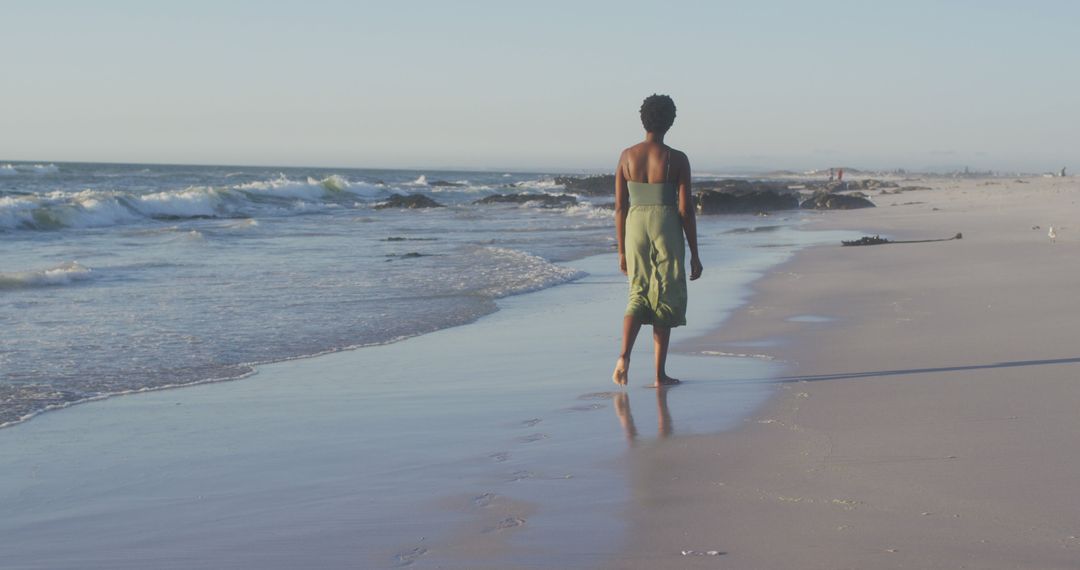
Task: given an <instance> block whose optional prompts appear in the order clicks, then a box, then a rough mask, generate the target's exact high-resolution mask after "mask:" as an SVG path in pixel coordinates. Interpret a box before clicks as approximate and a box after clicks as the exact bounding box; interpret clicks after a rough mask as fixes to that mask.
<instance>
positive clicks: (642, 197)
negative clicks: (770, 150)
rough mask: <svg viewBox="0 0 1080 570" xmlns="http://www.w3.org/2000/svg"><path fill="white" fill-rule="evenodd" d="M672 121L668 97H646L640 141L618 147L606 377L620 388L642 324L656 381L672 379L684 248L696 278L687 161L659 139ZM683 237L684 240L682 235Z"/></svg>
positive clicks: (682, 304)
mask: <svg viewBox="0 0 1080 570" xmlns="http://www.w3.org/2000/svg"><path fill="white" fill-rule="evenodd" d="M673 122H675V102H674V101H672V100H671V97H668V96H667V95H655V94H654V95H651V96H649V97H646V98H645V101H644V102H643V103H642V104H641V124H642V125H643V126H644V127H645V140H644V141H642V142H639V143H638V144H636V145H634V146H632V147H630V148H628V149H626V150H624V151H623V152H622V155H621V156H619V164H618V166H617V167H616V168H615V237H616V238H617V240H618V245H619V269H620V270H622V272H623V274H624V275H626V276H627V277H629V280H630V301H629V303H628V304H627V307H626V313H625V315H624V316H623V338H622V351H621V353H620V354H619V360H618V361H617V362H616V363H615V372H614V373H613V374H612V380H613V381H614V382H615V383H616V384H619V385H621V386H625V385H626V383H627V380H628V373H629V371H630V353H631V351H633V349H634V340H636V339H637V335H638V331H639V330H641V325H643V324H647V325H652V327H653V343H654V348H655V357H656V383H655V384H654V385H655V386H663V385H669V384H677V383H678V382H679V381H678V380H676V379H675V378H672V377H670V376H668V375H667V371H666V370H665V369H664V366H665V364H666V362H667V351H668V343H669V341H670V340H671V329H672V328H673V327H677V326H680V325H685V324H686V262H685V260H686V246H687V245H689V246H690V279H691V280H693V279H697V278H698V277H701V272H702V266H701V259H700V258H699V257H698V247H697V221H696V219H695V218H694V201H693V198H692V196H691V195H690V161H689V160H688V159H687V158H686V154H685V153H682V152H680V151H678V150H675V149H673V148H671V147H669V146H667V145H666V144H664V135H665V134H666V133H667V131H668V129H669V128H671V124H672V123H673ZM684 235H685V237H686V239H685V241H684V240H683V236H684Z"/></svg>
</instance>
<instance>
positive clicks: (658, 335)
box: [652, 325, 679, 386]
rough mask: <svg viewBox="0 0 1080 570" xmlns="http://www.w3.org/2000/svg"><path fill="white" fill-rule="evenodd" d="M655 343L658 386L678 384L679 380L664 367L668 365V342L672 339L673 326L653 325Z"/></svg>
mask: <svg viewBox="0 0 1080 570" xmlns="http://www.w3.org/2000/svg"><path fill="white" fill-rule="evenodd" d="M652 336H653V344H654V351H655V354H656V384H655V385H656V386H663V385H666V384H678V383H679V381H678V380H676V379H674V378H672V377H670V376H668V375H667V371H666V370H665V369H664V367H665V366H666V365H667V350H668V343H669V342H670V341H671V328H670V327H660V326H656V325H653V334H652Z"/></svg>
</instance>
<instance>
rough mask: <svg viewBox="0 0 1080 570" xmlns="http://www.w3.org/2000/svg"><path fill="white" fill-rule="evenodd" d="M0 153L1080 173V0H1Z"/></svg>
mask: <svg viewBox="0 0 1080 570" xmlns="http://www.w3.org/2000/svg"><path fill="white" fill-rule="evenodd" d="M0 19H2V20H3V33H2V34H0V53H2V54H4V58H3V65H2V67H0V101H2V102H3V109H4V112H3V113H2V114H0V159H5V160H52V161H60V160H88V161H115V162H173V163H221V164H268V165H312V166H317V165H325V166H359V167H440V166H451V167H459V168H492V169H511V168H518V169H528V168H547V169H551V168H554V169H566V170H573V169H609V168H611V167H613V166H614V162H615V159H616V158H617V156H618V151H619V150H620V149H621V148H623V147H624V146H627V145H629V144H632V143H633V142H635V141H636V140H637V139H639V138H640V137H641V126H640V122H639V120H638V117H637V109H638V106H639V105H640V102H641V99H642V98H643V97H644V96H646V95H649V94H651V93H653V92H660V93H669V94H671V95H672V96H673V97H674V98H675V102H676V104H677V105H678V108H679V117H678V119H677V120H676V123H675V127H674V128H673V129H672V131H671V133H670V134H669V138H668V142H669V143H670V144H672V145H673V146H675V147H677V148H681V149H683V150H685V151H687V152H688V153H689V154H690V157H691V160H692V162H693V164H694V166H695V167H697V169H698V170H708V169H714V170H717V169H724V168H731V167H740V166H749V167H761V168H811V167H822V166H824V167H827V166H830V165H839V164H848V165H853V166H866V167H879V168H891V167H907V168H923V167H949V166H964V165H969V166H971V167H973V168H987V167H991V168H999V169H1025V170H1030V171H1038V170H1048V169H1058V168H1060V167H1061V166H1062V165H1074V166H1075V169H1076V170H1078V171H1080V105H1078V104H1077V103H1076V101H1077V100H1078V96H1080V73H1078V69H1077V66H1078V64H1080V39H1078V38H1080V29H1078V28H1080V3H1073V2H1064V1H1062V2H1049V1H1046V2H1040V1H1031V2H1020V1H1019V0H1018V1H1015V2H999V1H983V2H976V1H952V2H949V1H942V2H919V1H905V2H899V1H896V2H888V3H886V2H839V1H823V2H663V3H661V2H630V1H620V2H587V1H582V0H578V1H574V2H557V1H543V2H527V3H526V2H510V1H503V2H467V1H459V2H406V1H401V2H387V1H381V2H325V1H324V2H320V1H309V2H299V1H297V2H269V1H268V2H245V1H232V2H230V1H226V0H222V1H217V2H207V1H195V0H187V1H184V2H171V3H164V2H137V1H130V2H121V1H98V2H49V1H35V2H30V1H0Z"/></svg>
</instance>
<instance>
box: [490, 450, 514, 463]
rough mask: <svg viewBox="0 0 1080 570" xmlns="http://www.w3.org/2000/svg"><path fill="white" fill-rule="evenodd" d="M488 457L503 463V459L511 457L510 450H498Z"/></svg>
mask: <svg viewBox="0 0 1080 570" xmlns="http://www.w3.org/2000/svg"><path fill="white" fill-rule="evenodd" d="M488 459H490V460H492V461H494V462H495V463H502V462H503V461H506V460H507V459H510V452H509V451H496V452H495V453H492V454H490V455H488Z"/></svg>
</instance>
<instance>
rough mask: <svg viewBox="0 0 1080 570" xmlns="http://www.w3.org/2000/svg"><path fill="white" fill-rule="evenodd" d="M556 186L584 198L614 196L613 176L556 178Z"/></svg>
mask: <svg viewBox="0 0 1080 570" xmlns="http://www.w3.org/2000/svg"><path fill="white" fill-rule="evenodd" d="M555 183H556V184H562V186H563V187H564V188H566V191H567V192H573V193H575V194H584V195H586V196H605V195H612V196H613V195H615V175H614V174H598V175H596V176H584V177H580V176H556V177H555Z"/></svg>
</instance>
